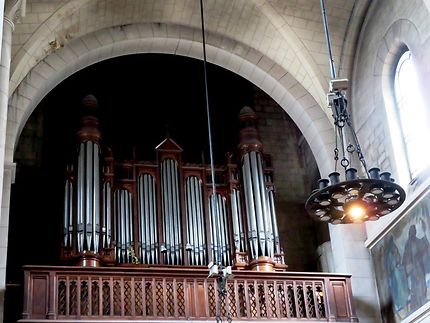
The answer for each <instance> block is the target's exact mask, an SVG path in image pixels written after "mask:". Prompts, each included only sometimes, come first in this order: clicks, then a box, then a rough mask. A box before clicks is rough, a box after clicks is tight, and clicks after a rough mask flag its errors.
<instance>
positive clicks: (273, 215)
mask: <svg viewBox="0 0 430 323" xmlns="http://www.w3.org/2000/svg"><path fill="white" fill-rule="evenodd" d="M269 209H270V214H271V220H272V227H273V240H274V247H275V253H277V254H280V253H281V246H280V242H279V232H278V221H277V219H276V211H275V192H274V191H273V190H272V189H271V190H269Z"/></svg>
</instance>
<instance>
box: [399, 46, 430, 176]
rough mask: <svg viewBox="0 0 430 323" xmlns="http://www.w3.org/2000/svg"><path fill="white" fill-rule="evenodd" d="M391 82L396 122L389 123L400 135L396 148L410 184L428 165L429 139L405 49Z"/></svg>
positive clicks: (413, 68)
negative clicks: (392, 82)
mask: <svg viewBox="0 0 430 323" xmlns="http://www.w3.org/2000/svg"><path fill="white" fill-rule="evenodd" d="M393 81H394V84H393V85H394V98H395V107H394V109H393V110H394V118H395V119H396V120H392V121H395V122H396V123H397V125H398V127H396V128H397V129H398V131H400V135H401V138H402V143H400V145H402V146H403V147H402V148H403V149H402V150H403V154H404V156H405V164H406V165H405V166H403V168H405V167H406V168H407V171H408V172H409V176H408V178H409V181H410V180H412V179H414V178H415V177H416V176H417V174H418V172H419V171H421V170H422V169H423V168H424V167H426V166H427V165H428V163H429V158H430V153H429V149H428V148H427V147H426V146H427V144H426V140H427V139H428V138H429V136H430V131H429V129H428V128H429V126H428V124H427V120H428V119H427V117H426V111H425V108H424V103H423V100H422V96H421V86H420V83H419V80H418V75H417V72H416V64H415V62H414V56H413V54H412V53H411V51H410V50H409V49H407V50H406V51H405V52H404V53H403V54H402V55H401V56H400V58H399V60H398V61H397V65H396V69H395V73H394V79H393ZM392 137H393V138H394V137H395V136H392ZM393 144H394V145H397V144H399V143H396V142H394V143H393ZM395 150H396V149H395ZM399 166H400V165H399ZM402 171H405V170H401V169H400V170H399V172H402Z"/></svg>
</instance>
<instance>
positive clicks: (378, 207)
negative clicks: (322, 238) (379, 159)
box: [305, 0, 406, 224]
mask: <svg viewBox="0 0 430 323" xmlns="http://www.w3.org/2000/svg"><path fill="white" fill-rule="evenodd" d="M321 12H322V18H323V25H324V31H325V36H326V42H327V48H328V54H329V63H330V72H331V80H330V83H329V85H330V86H329V93H328V94H327V105H328V107H329V108H330V109H331V110H332V116H333V119H334V128H335V142H336V144H335V148H334V171H333V172H332V173H330V174H329V175H328V179H327V178H322V179H320V180H319V181H318V188H317V189H316V190H314V191H313V192H312V193H311V195H310V196H309V198H308V200H307V201H306V204H305V208H306V211H307V212H308V213H309V215H311V217H312V218H313V219H315V220H318V221H323V222H329V223H332V224H340V223H361V222H364V221H375V220H378V219H379V218H380V217H382V216H384V215H387V214H389V213H391V212H393V211H394V210H396V209H397V208H398V207H400V205H402V203H403V202H404V201H405V197H406V194H405V191H404V190H403V189H402V187H400V186H399V185H398V184H396V183H395V181H394V179H393V178H392V177H391V174H390V173H389V172H381V171H380V169H379V168H376V167H375V168H371V169H368V168H367V165H366V161H365V159H364V155H363V151H362V149H361V147H360V144H359V141H358V137H357V135H356V132H355V130H354V127H353V125H352V120H351V116H350V114H349V111H348V102H347V99H346V97H345V94H346V91H347V89H348V80H347V79H336V70H335V67H334V60H333V55H332V50H331V44H330V35H329V31H328V24H327V15H326V10H325V2H324V0H321ZM353 163H356V164H358V165H359V166H360V168H359V169H360V171H361V172H359V171H358V169H357V168H354V167H352V165H353ZM338 164H340V168H341V169H342V172H343V173H344V177H341V174H340V173H339V172H338V171H337V168H338V166H339V165H338ZM361 174H363V175H361ZM341 178H342V179H341Z"/></svg>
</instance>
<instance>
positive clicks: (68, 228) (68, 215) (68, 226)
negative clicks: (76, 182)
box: [63, 179, 74, 248]
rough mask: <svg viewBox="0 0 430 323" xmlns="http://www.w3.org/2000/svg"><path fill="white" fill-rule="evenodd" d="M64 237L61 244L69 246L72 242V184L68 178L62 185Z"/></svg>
mask: <svg viewBox="0 0 430 323" xmlns="http://www.w3.org/2000/svg"><path fill="white" fill-rule="evenodd" d="M63 223H64V238H63V244H64V246H65V247H66V248H71V247H72V244H73V230H74V229H73V184H72V181H71V180H70V179H67V180H66V185H65V187H64V215H63Z"/></svg>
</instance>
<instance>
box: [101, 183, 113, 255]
mask: <svg viewBox="0 0 430 323" xmlns="http://www.w3.org/2000/svg"><path fill="white" fill-rule="evenodd" d="M102 200H103V230H102V231H103V232H104V234H103V248H109V247H110V245H111V239H112V224H111V221H112V220H111V218H112V210H111V203H112V201H111V183H110V182H105V183H104V185H103V199H102Z"/></svg>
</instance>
